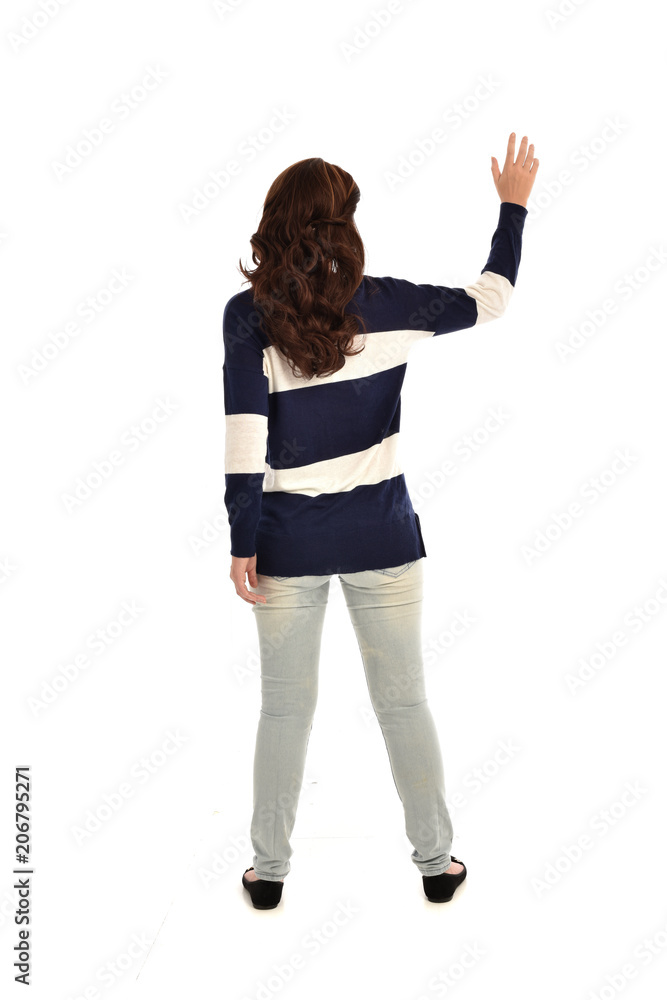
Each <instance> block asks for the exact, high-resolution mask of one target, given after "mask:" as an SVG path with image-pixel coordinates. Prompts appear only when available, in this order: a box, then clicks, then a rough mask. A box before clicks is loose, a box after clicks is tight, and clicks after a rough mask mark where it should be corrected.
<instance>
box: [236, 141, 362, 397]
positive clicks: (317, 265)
mask: <svg viewBox="0 0 667 1000" xmlns="http://www.w3.org/2000/svg"><path fill="white" fill-rule="evenodd" d="M359 197H360V192H359V188H358V186H357V184H356V183H355V181H354V178H353V177H352V176H351V175H350V174H348V173H347V171H345V170H343V169H342V168H341V167H338V166H336V165H335V164H333V163H327V162H326V160H323V159H321V157H318V156H315V157H311V158H309V159H307V160H299V161H298V162H297V163H293V164H292V165H291V166H290V167H287V169H286V170H283V172H282V173H281V174H279V175H278V176H277V177H276V179H275V180H274V182H273V184H272V185H271V187H270V188H269V191H268V193H267V195H266V199H265V201H264V211H263V214H262V218H261V221H260V224H259V228H258V230H257V232H256V233H254V234H253V235H252V237H251V239H250V245H251V246H252V259H253V263H254V264H256V265H257V267H256V268H255V270H254V271H252V272H250V271H249V270H246V268H245V267H243V266H242V264H241V260H240V258H239V270H240V271H241V273H242V274H243V275H245V277H246V279H247V280H248V281H249V282H250V284H251V286H252V292H253V303H254V306H255V309H256V310H257V312H258V313H259V315H260V317H261V321H260V322H261V325H262V327H263V329H264V331H265V333H266V336H267V337H268V339H269V341H270V342H271V344H272V345H273V346H274V347H276V348H278V350H279V351H280V352H281V353H282V354H283V355H284V357H285V358H286V359H287V361H288V362H289V364H290V367H291V369H292V372H293V373H294V375H295V376H296V377H297V378H299V377H304V378H307V379H310V378H313V376H318V377H323V376H325V375H333V374H334V373H335V372H337V371H340V369H341V368H342V367H343V365H344V364H345V358H346V357H350V356H352V355H355V354H359V353H360V352H361V351H362V350H363V345H362V346H361V347H359V348H358V350H353V349H352V341H353V339H354V337H355V336H356V335H357V334H358V333H359V331H360V327H361V329H362V330H364V332H365V324H364V321H363V318H362V317H361V316H356V315H355V314H353V313H347V312H346V311H345V309H346V306H347V305H348V304H349V302H350V300H351V299H352V297H353V296H354V293H355V292H356V290H357V288H358V287H359V285H360V284H361V281H362V278H363V276H364V266H365V253H364V245H363V242H362V239H361V236H360V235H359V231H358V229H357V227H356V224H355V222H354V213H355V210H356V207H357V204H358V202H359Z"/></svg>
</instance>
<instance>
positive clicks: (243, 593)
mask: <svg viewBox="0 0 667 1000" xmlns="http://www.w3.org/2000/svg"><path fill="white" fill-rule="evenodd" d="M234 586H235V587H236V593H237V594H238V595H239V597H242V598H243V600H244V601H248V603H249V604H257V603H261V604H265V603H266V597H264V596H263V595H261V594H253V593H252V591H250V590H248V588H247V587H246V585H245V582H244V581H243V580H234ZM251 586H253V587H255V586H257V584H255V583H253V584H251Z"/></svg>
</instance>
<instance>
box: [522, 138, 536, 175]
mask: <svg viewBox="0 0 667 1000" xmlns="http://www.w3.org/2000/svg"><path fill="white" fill-rule="evenodd" d="M534 152H535V146H534V144H533V143H532V142H531V144H530V146H529V147H528V152H527V154H526V162H525V163H524V167H526V168H527V169H528V170H530V166H531V163H532V162H533V153H534Z"/></svg>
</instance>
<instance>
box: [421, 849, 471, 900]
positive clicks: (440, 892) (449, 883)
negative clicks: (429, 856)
mask: <svg viewBox="0 0 667 1000" xmlns="http://www.w3.org/2000/svg"><path fill="white" fill-rule="evenodd" d="M451 859H452V861H456V862H457V863H458V864H459V865H463V862H462V861H461V859H460V858H455V857H454V855H453V854H452V855H451ZM467 874H468V871H467V869H466V866H465V865H463V871H462V872H457V873H456V874H455V875H448V874H447V872H442V873H441V874H440V875H422V882H423V883H424V892H425V893H426V898H427V899H430V901H431V902H432V903H448V902H449V900H450V899H451V898H452V896H453V895H454V893H455V892H456V890H457V889H458V887H459V886H460V885H461V882H463V880H464V878H465V877H466V875H467Z"/></svg>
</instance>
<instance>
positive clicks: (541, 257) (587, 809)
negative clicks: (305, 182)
mask: <svg viewBox="0 0 667 1000" xmlns="http://www.w3.org/2000/svg"><path fill="white" fill-rule="evenodd" d="M558 11H560V13H558ZM654 11H655V8H654V6H653V5H651V4H650V3H649V0H639V2H638V3H635V4H633V5H632V7H628V6H627V4H621V3H619V2H607V3H605V4H602V2H601V0H586V2H581V0H579V2H575V0H553V3H551V4H549V3H546V2H545V3H528V2H518V0H514V2H509V3H504V4H498V3H493V2H491V0H485V2H478V3H470V4H463V3H456V4H443V3H437V2H436V0H413V2H411V3H410V2H406V0H403V2H402V3H398V2H393V0H392V2H387V3H385V2H384V0H380V2H379V3H377V4H367V5H362V6H359V4H356V3H353V2H351V0H342V2H340V3H338V4H336V5H332V4H327V5H324V4H314V3H308V2H306V0H288V2H286V3H281V4H271V3H269V2H268V0H236V2H229V3H225V2H222V0H221V2H219V3H210V2H203V0H202V2H200V3H186V2H184V0H183V2H175V0H169V2H158V0H141V2H134V3H130V2H129V0H116V2H114V3H111V2H109V0H106V2H103V0H99V2H88V3H84V2H83V0H70V2H69V3H63V2H62V0H7V2H5V3H4V4H3V10H2V18H1V20H2V35H3V36H4V42H3V58H2V69H1V74H2V75H1V80H2V91H3V101H2V112H1V115H2V118H1V121H2V136H3V155H2V165H1V168H0V169H1V171H2V193H3V199H2V209H1V212H0V232H1V234H2V235H1V240H0V273H1V274H2V289H3V291H2V299H1V308H2V345H3V352H4V364H3V366H2V371H1V374H0V380H1V381H0V398H1V400H2V426H3V436H2V455H1V459H0V461H1V467H2V476H3V485H2V491H1V496H2V521H1V533H0V558H1V564H2V573H1V581H0V582H1V586H0V613H1V615H2V626H3V631H2V649H3V653H4V655H3V661H4V662H3V674H2V692H3V693H2V725H1V739H2V743H3V748H2V760H3V767H2V783H1V785H0V798H1V801H2V815H3V824H2V838H1V841H0V848H1V854H0V860H1V864H0V955H1V959H0V961H1V963H2V969H1V970H0V975H1V976H2V978H3V980H5V981H7V980H10V981H13V978H14V975H15V970H14V968H13V965H12V963H13V961H14V960H15V958H14V956H15V952H14V951H13V949H14V946H15V945H16V944H17V942H18V931H19V927H18V926H17V925H16V924H15V923H14V910H15V909H16V905H17V895H16V890H15V889H14V888H13V884H14V880H15V877H16V876H15V875H14V874H13V870H14V867H15V860H14V851H15V837H16V828H15V825H14V768H15V767H17V766H19V765H30V766H31V768H32V772H31V781H32V813H31V816H32V830H31V837H32V845H33V854H32V856H31V861H32V863H33V864H34V875H33V876H32V894H31V900H30V905H31V908H30V916H31V924H30V928H31V938H30V947H31V950H32V972H31V979H32V983H33V989H34V992H33V994H32V995H33V996H36V997H39V998H40V1000H41V998H46V997H48V998H49V1000H65V998H75V997H77V998H78V997H86V998H89V1000H92V998H95V997H107V996H111V997H114V998H115V997H119V996H121V995H124V994H125V993H126V992H132V991H134V990H138V991H139V992H140V993H142V994H143V995H146V996H150V997H153V996H154V997H158V996H159V997H172V996H173V997H179V998H180V997H182V996H184V995H188V994H190V993H193V992H195V991H196V992H197V995H201V996H205V997H220V996H224V997H225V998H230V1000H235V998H239V1000H240V998H244V997H245V998H253V1000H254V998H263V1000H266V998H267V997H273V996H278V995H280V996H284V997H289V998H290V1000H291V998H296V997H298V998H301V997H306V996H311V995H313V993H314V991H315V990H317V991H318V995H320V996H322V995H324V996H327V997H328V996H338V995H339V994H340V993H341V991H342V990H343V989H345V988H346V987H348V990H349V993H350V995H352V996H354V997H369V996H375V995H379V996H384V997H391V998H394V997H396V998H401V1000H420V998H423V997H437V996H444V995H447V996H450V995H455V996H456V997H457V998H460V1000H465V998H468V997H471V998H472V997H474V998H476V997H478V996H492V995H495V990H496V987H497V985H498V983H503V985H505V984H506V985H507V988H508V989H511V991H512V993H513V995H514V996H516V997H517V998H521V1000H523V998H529V997H530V998H532V997H534V996H535V995H539V996H540V997H541V998H543V1000H551V998H559V1000H560V998H561V997H562V996H564V995H567V996H568V997H572V998H573V1000H574V998H581V1000H584V998H594V997H596V998H598V997H599V998H600V1000H609V998H612V997H615V996H617V995H619V994H620V993H623V995H624V996H626V995H627V996H628V997H632V998H640V997H641V998H644V997H648V998H653V997H655V996H656V995H658V994H659V993H660V992H664V983H665V978H666V977H667V958H665V957H664V951H665V949H666V947H667V911H666V909H665V905H664V899H665V892H664V889H665V882H666V876H667V863H666V862H665V849H664V840H663V830H664V816H665V788H664V778H663V767H662V765H663V763H664V760H665V750H666V746H665V736H664V727H663V714H664V707H663V706H664V693H663V692H664V685H663V683H662V681H663V673H664V669H665V636H666V628H667V611H666V608H667V546H666V544H665V543H666V541H667V532H666V530H665V517H664V512H665V507H666V500H667V495H666V494H667V490H666V488H665V487H666V483H665V478H666V477H665V471H666V470H665V447H664V428H665V420H666V417H667V413H666V408H665V390H664V383H665V361H666V360H667V351H666V350H665V343H664V338H665V329H664V318H663V311H664V310H663V308H662V301H663V299H664V295H665V274H666V273H667V271H666V269H665V263H666V262H667V217H666V214H665V207H666V206H665V186H664V163H665V159H664V157H665V151H666V150H665V141H664V131H663V120H664V86H663V85H664V77H663V68H664V67H663V63H664V51H663V45H662V35H661V33H660V31H659V29H658V24H657V21H656V20H655V19H654V18H652V14H653V13H654ZM104 122H106V124H102V123H104ZM437 129H440V130H441V131H440V133H439V139H440V141H438V142H434V141H432V140H430V138H429V137H431V136H432V133H433V132H434V130H437ZM512 130H515V131H516V133H517V146H518V143H519V141H520V138H521V136H522V135H523V134H528V136H529V138H530V141H532V142H535V145H536V155H537V156H538V157H539V159H540V170H539V174H538V178H537V181H536V184H535V187H534V189H533V192H532V195H531V198H530V201H529V205H528V208H529V214H528V218H527V222H526V226H525V230H524V241H523V255H522V262H521V266H520V270H519V276H518V281H517V285H516V290H515V293H514V297H513V299H512V301H511V303H510V306H509V309H508V311H507V314H506V315H505V316H504V317H503V318H502V319H501V320H498V321H496V322H493V323H490V324H488V325H486V326H484V327H481V328H479V329H474V330H465V331H459V332H457V333H453V334H450V335H448V336H447V337H445V338H438V339H437V342H436V341H432V342H430V343H423V344H420V345H418V346H416V347H415V349H414V350H413V351H412V353H411V358H410V362H409V366H408V372H407V376H406V381H405V386H404V390H403V400H402V444H401V449H402V459H403V466H404V471H405V474H406V478H407V481H408V486H409V489H410V492H411V495H412V497H413V502H414V505H415V508H416V509H417V511H418V512H419V514H420V518H421V523H422V529H423V532H424V539H425V544H426V549H427V553H428V557H427V559H426V560H425V590H426V596H425V602H424V649H425V657H426V659H425V662H426V664H427V666H426V676H427V689H428V694H429V701H430V705H431V710H432V712H433V714H434V717H435V719H436V722H437V725H438V729H439V732H440V735H441V742H442V749H443V757H444V764H445V775H446V782H447V786H446V787H447V795H448V801H449V804H450V810H451V814H452V819H453V822H454V827H455V838H454V844H453V848H452V850H453V852H454V854H455V855H457V856H458V857H461V858H463V859H464V860H465V861H466V864H467V866H468V869H469V876H468V880H467V883H466V884H465V885H464V886H463V887H462V888H461V889H460V890H459V892H458V893H457V895H456V897H455V899H454V900H453V901H452V903H450V904H448V905H446V906H440V907H438V906H434V905H433V904H429V903H428V901H427V900H426V899H425V898H424V896H423V894H422V889H421V879H420V877H419V874H418V872H417V871H416V870H415V869H414V866H413V865H412V862H411V861H410V858H409V855H410V851H411V849H412V848H411V845H410V843H409V842H408V840H407V838H406V836H405V833H404V826H403V814H402V808H401V804H400V801H399V800H398V797H397V795H396V790H395V786H394V784H393V779H392V776H391V772H390V768H389V761H388V758H387V755H386V750H385V746H384V742H383V739H382V735H381V731H380V729H379V726H378V725H377V722H376V721H375V718H374V715H373V713H372V709H371V705H370V700H369V698H368V693H367V690H366V687H365V680H364V675H363V668H362V664H361V661H360V658H359V653H358V648H357V645H356V640H355V637H354V633H353V630H352V626H351V624H350V623H349V620H348V618H347V612H346V609H345V606H344V601H343V598H342V593H341V590H340V584H339V582H338V580H337V579H336V578H333V579H332V583H331V592H330V605H329V610H328V617H327V620H326V624H325V631H324V639H323V646H322V658H321V663H320V694H319V704H318V712H317V716H316V721H315V725H314V727H313V733H312V739H311V741H310V746H309V751H308V760H307V765H306V779H305V782H304V787H303V790H302V797H301V804H300V810H299V813H298V816H297V826H296V829H295V834H294V839H293V846H294V855H293V857H292V872H291V875H290V877H289V878H288V879H287V880H286V885H285V892H284V898H283V902H282V903H281V905H280V906H279V907H278V908H277V909H276V910H274V911H271V912H269V913H261V912H260V911H255V910H253V908H252V907H251V905H250V903H249V900H248V898H247V893H244V892H243V890H242V887H241V874H242V872H243V871H244V869H245V868H247V867H248V866H249V865H251V864H252V854H253V852H252V847H251V845H250V841H249V824H250V817H251V809H252V763H253V753H254V741H255V732H256V726H257V719H258V713H259V704H260V686H259V668H258V661H257V654H258V646H257V639H256V633H255V623H254V620H253V618H252V611H251V608H250V606H249V605H247V604H246V603H244V602H242V601H241V599H240V598H238V597H237V596H236V594H235V593H234V590H233V587H232V584H231V581H230V580H229V576H228V574H229V567H230V557H229V540H228V534H227V522H226V516H225V514H224V511H223V506H222V498H223V492H224V467H223V463H224V410H223V396H222V358H223V351H222V334H221V324H222V312H223V308H224V305H225V303H226V301H227V299H228V298H230V297H231V296H232V295H233V294H235V293H236V292H237V291H240V290H241V289H242V288H245V287H247V285H245V284H244V283H243V278H242V276H241V275H240V273H239V271H238V269H237V264H238V261H239V258H241V259H242V260H243V262H244V263H246V264H249V265H251V263H252V262H251V257H250V244H249V238H250V236H251V234H252V233H253V232H254V231H255V229H256V227H257V224H258V222H259V218H260V215H261V208H262V203H263V199H264V196H265V194H266V191H267V190H268V187H269V185H270V183H271V182H272V180H273V179H274V177H275V176H276V175H277V174H278V173H280V172H281V171H282V170H283V169H284V168H285V167H286V166H288V165H289V164H291V163H293V162H295V161H296V160H299V159H303V158H304V157H307V156H322V157H324V158H325V159H327V160H330V161H332V162H334V163H337V164H340V165H341V166H343V167H345V169H347V170H349V171H350V172H351V173H352V175H353V176H354V177H355V179H356V181H357V182H358V184H359V186H360V188H361V192H362V200H361V203H360V206H359V209H358V213H357V222H358V225H359V229H360V231H361V234H362V237H363V238H364V240H365V244H366V248H367V261H366V271H367V273H369V274H376V275H393V276H395V277H403V278H408V279H410V280H412V281H415V282H431V283H438V284H446V285H454V286H462V285H464V284H468V283H470V282H472V281H474V280H475V278H476V277H477V275H478V274H479V273H480V271H481V269H482V267H483V266H484V264H485V262H486V259H487V256H488V252H489V248H490V242H491V236H492V233H493V230H494V228H495V224H496V221H497V215H498V207H499V199H498V195H497V193H496V191H495V187H494V185H493V180H492V175H491V155H495V156H496V157H497V158H498V160H499V162H500V163H501V164H502V163H503V161H504V157H505V151H506V144H507V136H508V134H509V132H510V131H512ZM253 137H254V139H253ZM255 143H256V144H255ZM77 148H78V150H79V154H76V150H77ZM253 149H254V152H253V153H252V155H250V151H251V150H253ZM73 150H74V153H73ZM230 161H236V162H237V163H238V164H239V168H238V170H237V172H236V173H235V174H229V175H227V177H226V176H225V175H226V169H227V167H228V165H229V163H230ZM401 167H402V171H401V170H400V169H399V168H401ZM401 174H402V176H401ZM215 176H217V178H218V180H217V181H216V180H214V179H213V178H214V177H215ZM493 414H495V415H496V416H495V419H492V415H493ZM466 436H468V443H469V446H470V450H469V451H466V450H465V439H466ZM110 456H115V458H114V457H110ZM448 463H449V464H448ZM444 470H446V471H444ZM85 483H88V487H87V492H86V489H85V486H84V487H83V488H82V484H85ZM77 492H78V496H77ZM72 496H74V497H75V500H74V503H71V502H68V497H70V498H71V497H72ZM577 504H578V506H576V507H574V508H573V507H572V505H577ZM573 510H576V516H573V515H572V511H573ZM568 511H570V514H569V515H568ZM457 622H458V624H457ZM462 623H465V624H462ZM343 914H344V915H343ZM316 930H317V931H319V932H321V934H322V938H321V940H322V942H323V943H322V944H320V945H318V946H313V945H312V942H313V941H314V940H316V938H315V937H314V936H313V937H309V935H312V934H314V931H316ZM295 955H296V956H297V958H298V959H300V960H301V962H300V965H299V967H298V968H297V964H298V963H297V962H295V963H294V964H290V963H291V960H292V957H293V956H295ZM14 993H16V995H22V994H21V988H20V986H19V985H18V984H14V983H13V982H12V987H11V995H12V996H13V995H14ZM7 995H8V996H9V995H10V992H9V990H8V991H7Z"/></svg>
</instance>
